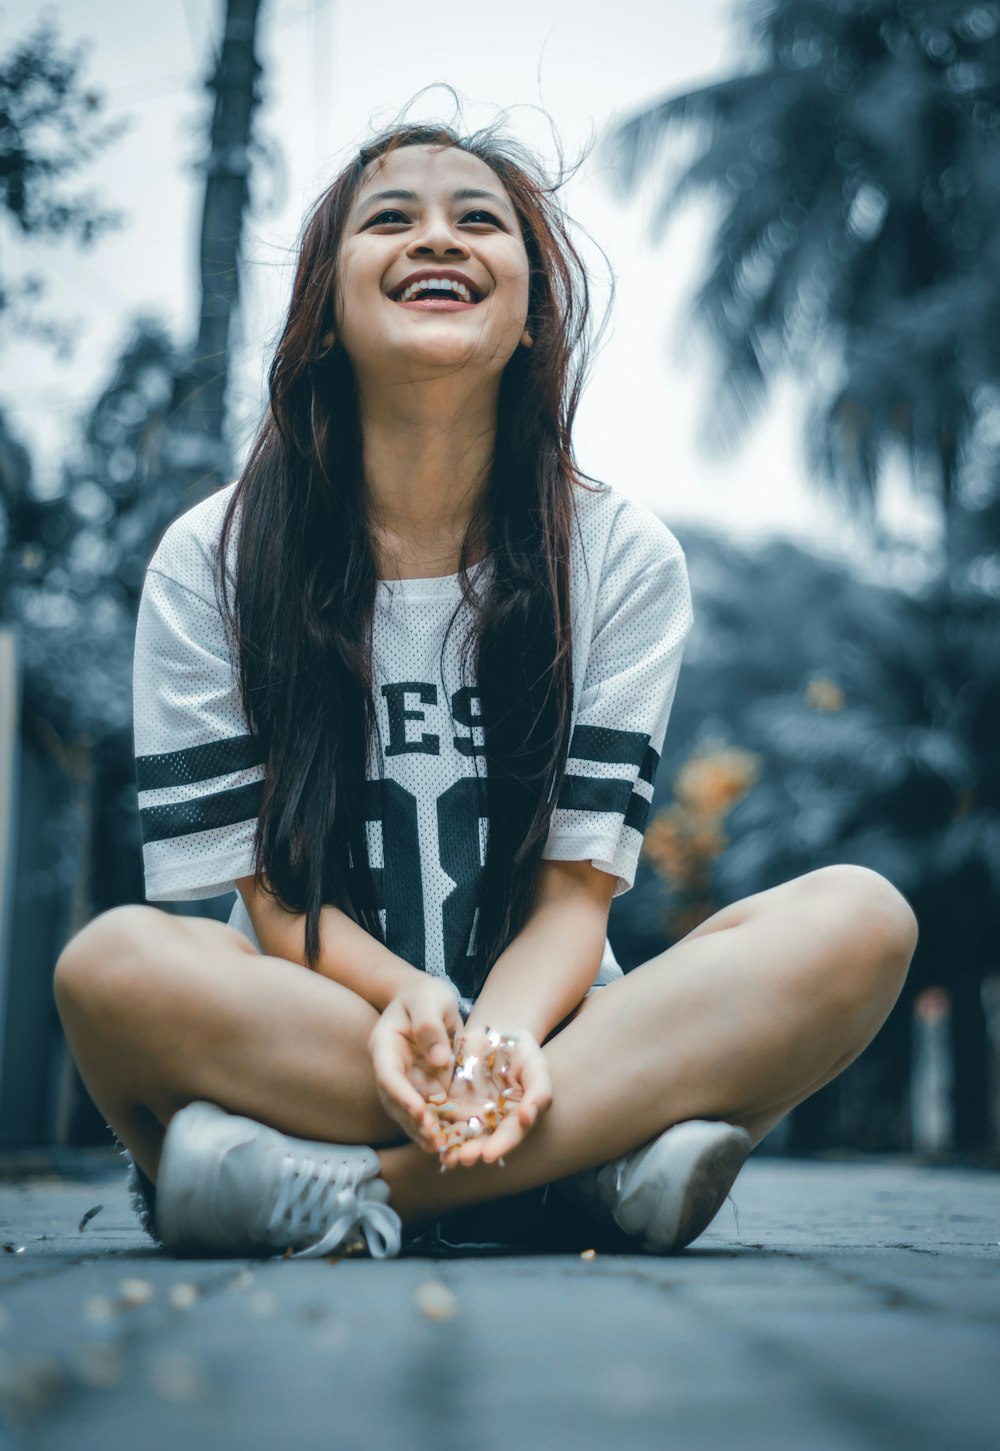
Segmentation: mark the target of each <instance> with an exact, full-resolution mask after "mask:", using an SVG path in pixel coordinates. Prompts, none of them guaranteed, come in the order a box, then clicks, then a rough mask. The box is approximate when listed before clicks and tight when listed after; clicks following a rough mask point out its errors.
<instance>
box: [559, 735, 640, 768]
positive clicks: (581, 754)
mask: <svg viewBox="0 0 1000 1451" xmlns="http://www.w3.org/2000/svg"><path fill="white" fill-rule="evenodd" d="M648 746H649V736H647V735H644V734H643V733H642V731H616V730H615V729H614V728H613V727H612V726H591V725H578V726H576V727H575V728H574V730H573V736H572V739H571V740H570V744H569V754H570V755H571V756H573V757H574V758H575V759H576V760H578V761H601V762H603V763H605V764H607V765H615V766H624V765H629V766H642V765H644V764H645V760H646V757H647V755H648V750H647V747H648ZM653 754H654V756H655V755H656V752H655V751H654V752H653Z"/></svg>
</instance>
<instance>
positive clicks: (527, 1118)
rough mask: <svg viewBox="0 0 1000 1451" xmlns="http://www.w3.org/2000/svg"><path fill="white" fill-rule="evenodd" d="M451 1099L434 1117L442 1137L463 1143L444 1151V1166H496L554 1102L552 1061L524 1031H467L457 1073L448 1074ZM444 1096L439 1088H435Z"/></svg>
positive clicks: (458, 1043)
mask: <svg viewBox="0 0 1000 1451" xmlns="http://www.w3.org/2000/svg"><path fill="white" fill-rule="evenodd" d="M449 1077H450V1082H449V1084H448V1087H447V1092H448V1101H447V1102H446V1103H445V1104H444V1105H442V1106H440V1107H439V1108H438V1109H437V1112H436V1113H435V1117H436V1118H437V1119H438V1120H439V1122H440V1124H441V1129H442V1130H443V1136H440V1137H439V1138H438V1143H439V1145H441V1144H442V1143H446V1142H447V1140H448V1138H452V1139H454V1138H457V1137H458V1134H457V1133H453V1132H450V1125H452V1124H457V1125H458V1126H459V1130H460V1132H461V1133H462V1135H463V1136H464V1137H463V1140H462V1142H460V1143H458V1144H456V1145H455V1146H453V1147H442V1148H440V1150H439V1151H440V1155H441V1163H442V1164H443V1165H444V1167H445V1168H447V1169H451V1168H454V1167H455V1166H456V1165H458V1164H462V1165H465V1166H468V1165H470V1164H475V1163H477V1162H482V1163H484V1164H495V1163H496V1162H497V1161H498V1160H499V1159H502V1158H503V1157H504V1155H506V1154H509V1153H511V1152H512V1151H513V1150H514V1149H516V1148H517V1146H518V1145H519V1144H520V1143H522V1142H523V1140H524V1138H525V1137H526V1135H527V1134H528V1133H529V1132H530V1130H531V1129H532V1128H533V1126H534V1125H535V1123H536V1122H537V1120H538V1117H539V1115H540V1114H542V1113H544V1112H545V1110H546V1109H547V1108H548V1107H549V1105H550V1104H551V1103H552V1080H551V1077H550V1075H549V1067H548V1063H547V1061H546V1059H545V1055H544V1054H543V1052H542V1050H541V1047H540V1046H539V1044H538V1042H537V1040H536V1039H535V1038H534V1037H533V1036H532V1035H531V1034H530V1033H528V1032H527V1031H525V1030H524V1029H523V1028H518V1029H510V1030H504V1031H495V1030H493V1029H490V1028H486V1027H483V1028H468V1027H466V1028H465V1029H464V1030H463V1031H462V1032H461V1033H460V1034H459V1036H458V1038H457V1039H456V1042H455V1070H454V1073H453V1074H451V1075H449ZM435 1096H436V1097H438V1098H439V1097H440V1090H435Z"/></svg>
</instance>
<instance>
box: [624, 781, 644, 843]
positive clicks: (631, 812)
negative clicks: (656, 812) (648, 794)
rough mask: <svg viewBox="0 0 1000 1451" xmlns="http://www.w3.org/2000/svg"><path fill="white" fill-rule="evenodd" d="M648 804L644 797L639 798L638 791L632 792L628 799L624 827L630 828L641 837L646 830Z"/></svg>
mask: <svg viewBox="0 0 1000 1451" xmlns="http://www.w3.org/2000/svg"><path fill="white" fill-rule="evenodd" d="M649 807H650V803H649V802H648V801H647V800H646V798H645V796H640V795H639V793H638V791H633V792H632V795H631V797H630V799H629V803H628V810H627V811H626V813H625V825H626V826H631V827H633V828H634V830H636V831H637V832H638V833H639V835H640V836H641V835H642V833H643V832H644V831H645V830H646V818H647V817H648V815H649Z"/></svg>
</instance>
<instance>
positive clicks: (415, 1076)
mask: <svg viewBox="0 0 1000 1451" xmlns="http://www.w3.org/2000/svg"><path fill="white" fill-rule="evenodd" d="M406 1076H407V1078H408V1079H409V1081H410V1083H412V1084H413V1087H414V1088H415V1089H416V1090H417V1092H418V1093H419V1094H421V1095H422V1096H423V1097H424V1098H425V1099H426V1098H429V1097H430V1095H431V1094H432V1093H437V1092H438V1090H439V1089H440V1087H441V1081H440V1079H438V1078H432V1077H431V1076H430V1074H429V1073H425V1072H424V1070H423V1069H422V1068H421V1067H420V1066H419V1064H416V1063H415V1064H414V1065H413V1067H412V1068H411V1069H410V1071H409V1072H408V1073H407V1075H406Z"/></svg>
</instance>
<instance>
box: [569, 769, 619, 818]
mask: <svg viewBox="0 0 1000 1451" xmlns="http://www.w3.org/2000/svg"><path fill="white" fill-rule="evenodd" d="M631 795H632V782H631V781H622V780H621V779H620V778H618V777H614V778H612V779H611V780H607V779H605V778H604V777H601V776H573V775H569V774H567V775H565V776H564V777H563V778H562V782H561V783H560V786H559V796H558V799H557V801H556V805H557V806H558V807H559V808H560V810H562V811H604V812H607V811H613V812H615V814H616V815H618V816H624V815H625V813H626V811H627V810H628V804H629V797H630V796H631Z"/></svg>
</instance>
